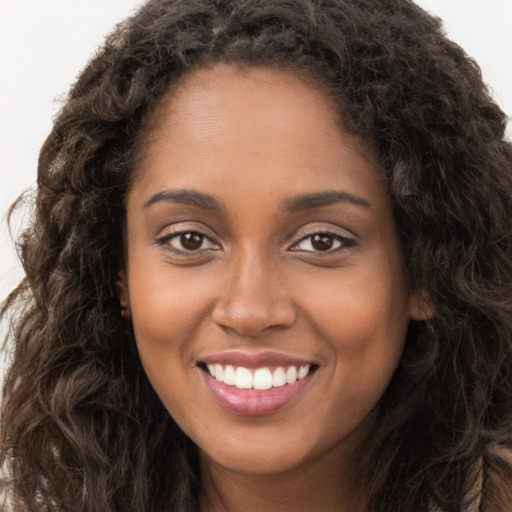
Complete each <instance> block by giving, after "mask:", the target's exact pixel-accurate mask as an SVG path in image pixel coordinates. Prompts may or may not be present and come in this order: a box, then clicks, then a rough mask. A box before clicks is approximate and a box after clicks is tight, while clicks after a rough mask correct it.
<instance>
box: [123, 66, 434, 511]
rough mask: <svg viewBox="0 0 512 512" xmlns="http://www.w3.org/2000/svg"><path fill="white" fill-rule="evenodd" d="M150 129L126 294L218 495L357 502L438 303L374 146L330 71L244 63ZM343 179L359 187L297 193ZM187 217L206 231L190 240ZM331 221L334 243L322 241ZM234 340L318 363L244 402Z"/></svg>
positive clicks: (233, 507)
mask: <svg viewBox="0 0 512 512" xmlns="http://www.w3.org/2000/svg"><path fill="white" fill-rule="evenodd" d="M148 142H149V145H148V148H147V151H146V152H145V153H144V158H143V159H142V161H141V162H140V163H139V166H138V168H137V169H136V171H135V174H134V177H133V180H132V185H131V188H130V190H129V193H128V195H127V201H126V206H127V233H128V235H127V236H128V239H127V267H126V269H125V271H124V272H123V273H122V274H121V277H122V279H121V282H120V301H121V304H122V306H123V307H125V308H126V309H127V311H129V315H130V318H131V321H132V322H133V327H134V332H135V337H136V340H137V345H138V349H139V353H140V357H141V360H142V363H143V365H144V368H145V370H146V372H147V375H148V377H149V379H150V381H151V383H152V385H153V386H154V388H155V390H156V392H157V393H158V395H159V397H160V398H161V400H162V402H163V403H164V405H165V407H166V408H167V410H168V411H169V413H170V414H171V415H172V417H173V418H174V419H175V420H176V422H177V423H178V424H179V425H180V427H181V428H182V429H183V430H184V432H185V433H186V434H187V435H188V436H190V438H191V439H192V440H193V441H194V442H195V443H196V445H197V446H198V448H199V452H200V460H201V465H202V478H203V482H202V484H203V485H202V487H203V490H204V496H203V509H204V510H209V511H213V510H224V511H237V510H247V509H248V508H247V507H248V503H250V504H251V506H250V509H251V510H252V511H257V510H273V511H288V510H289V511H292V510H293V511H302V510H315V511H317V512H318V511H332V510H337V511H345V510H347V511H349V510H350V511H352V512H354V511H357V510H358V505H357V504H356V497H357V493H358V492H359V491H360V489H358V486H357V482H356V481H355V479H354V477H353V475H352V472H351V468H352V467H353V457H354V456H357V450H358V448H359V447H360V445H361V443H362V442H363V440H364V436H365V435H366V433H367V432H368V427H369V426H370V425H371V422H372V420H373V414H372V410H373V408H374V406H375V404H376V403H377V401H378V400H379V398H380V396H381V395H382V393H383V392H384V391H385V389H386V386H387V385H388V383H389V381H390V379H391V377H392V375H393V372H394V370H395V368H396V366H397V364H398V362H399V359H400V356H401V353H402V349H403V343H404V337H405V333H406V329H407V325H408V322H409V320H410V319H418V320H421V319H424V318H426V317H427V316H428V311H426V308H425V307H423V306H422V304H421V302H420V300H419V299H418V294H416V293H413V292H411V291H410V289H409V286H408V283H407V279H406V276H405V273H404V268H403V261H402V258H401V254H400V247H399V242H398V237H397V233H396V230H395V225H394V220H393V216H392V209H391V201H390V197H389V194H388V192H387V189H386V186H385V183H384V181H383V180H382V179H381V171H380V169H379V165H378V162H377V159H376V158H375V157H374V152H373V151H372V148H371V147H370V146H369V145H368V144H364V143H363V142H362V141H360V140H358V139H356V138H354V137H352V136H351V135H349V134H347V133H346V132H345V131H344V130H343V129H342V127H341V123H340V121H339V119H338V117H337V115H336V107H335V105H334V104H333V101H332V100H331V98H330V97H329V96H328V95H327V94H326V93H325V92H324V91H323V90H321V89H320V88H318V87H315V86H314V85H311V84H308V83H305V82H304V81H302V80H301V79H300V78H298V77H297V76H295V75H294V74H292V73H289V72H285V71H278V70H270V69H260V68H258V69H254V68H249V69H243V70H242V69H237V68H234V67H230V66H227V65H216V66H213V67H209V68H206V69H202V70H199V71H196V72H194V73H192V74H189V75H188V76H186V77H185V78H184V79H182V80H181V82H180V83H179V84H178V85H177V86H175V87H174V88H173V90H172V92H170V93H169V94H168V96H167V97H166V98H165V100H164V101H163V102H162V104H161V105H160V107H159V109H158V111H157V113H156V114H155V117H154V119H153V126H152V129H151V132H150V134H149V135H148ZM168 191H188V192H190V191H194V192H199V193H203V194H208V195H209V196H213V199H212V201H213V200H214V201H215V202H214V203H213V204H202V205H198V204H184V203H190V202H191V201H190V197H188V196H185V195H183V194H182V195H181V196H176V195H174V196H172V197H171V196H170V195H169V194H168ZM326 191H336V192H337V193H338V192H342V195H340V194H338V195H337V196H336V199H331V200H329V201H316V202H311V201H309V202H308V201H304V200H303V201H302V202H301V203H300V204H299V203H298V201H297V200H296V198H297V197H299V196H300V197H302V196H304V195H305V194H311V193H323V192H326ZM163 192H165V193H164V194H162V193H163ZM165 194H167V196H165ZM184 197H188V199H187V200H185V199H184ZM347 197H350V198H352V200H350V201H349V200H347ZM294 200H295V208H294V209H293V208H290V205H291V204H293V201H294ZM205 206H207V207H205ZM213 206H215V208H213ZM183 232H197V233H200V234H204V235H205V237H204V238H200V239H199V245H198V246H197V248H194V249H193V250H188V251H187V250H185V249H184V246H183V240H184V239H183V237H180V235H179V234H178V235H177V234H176V233H183ZM315 233H316V234H318V233H323V234H326V235H325V236H326V237H327V238H326V239H325V240H327V242H328V243H332V248H331V249H328V250H318V244H317V245H314V244H313V243H312V240H313V239H312V238H311V237H312V235H314V234H315ZM336 237H341V238H339V239H338V238H336ZM325 240H324V241H325ZM230 350H238V351H242V352H243V353H247V354H250V355H253V354H259V353H261V352H264V351H272V352H277V353H279V354H285V355H289V356H293V357H297V358H301V359H304V360H307V361H311V362H312V363H314V364H315V368H317V369H316V371H315V372H314V373H313V374H312V375H310V376H309V377H308V381H307V383H306V385H305V387H304V388H303V390H302V392H301V393H300V395H299V396H298V397H297V398H296V399H295V400H294V401H292V402H291V403H290V404H288V405H287V406H286V407H284V408H282V409H280V410H278V411H276V412H273V413H272V414H264V415H259V416H245V415H240V414H234V413H232V412H230V411H227V410H225V409H224V408H222V407H221V406H220V405H219V404H218V402H217V401H216V400H215V399H214V398H213V397H212V393H211V392H210V390H209V388H208V386H207V385H206V380H207V379H208V378H209V377H207V375H206V373H205V372H204V370H203V369H201V368H200V367H199V366H198V362H200V361H202V360H203V359H204V358H206V357H208V356H211V355H212V354H218V353H222V352H225V351H230Z"/></svg>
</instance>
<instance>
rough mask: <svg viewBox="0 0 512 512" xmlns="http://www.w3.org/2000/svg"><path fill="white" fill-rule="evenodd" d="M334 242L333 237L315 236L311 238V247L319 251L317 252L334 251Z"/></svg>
mask: <svg viewBox="0 0 512 512" xmlns="http://www.w3.org/2000/svg"><path fill="white" fill-rule="evenodd" d="M333 243H334V240H333V237H332V236H331V235H323V234H318V235H313V236H312V237H311V245H312V246H313V247H314V248H315V249H316V250H317V251H328V250H329V249H332V246H333Z"/></svg>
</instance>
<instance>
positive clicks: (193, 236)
mask: <svg viewBox="0 0 512 512" xmlns="http://www.w3.org/2000/svg"><path fill="white" fill-rule="evenodd" d="M203 240H204V235H201V234H199V233H183V234H182V235H181V236H180V242H181V245H182V247H183V248H184V249H187V250H189V251H195V250H197V249H200V248H201V245H202V244H203Z"/></svg>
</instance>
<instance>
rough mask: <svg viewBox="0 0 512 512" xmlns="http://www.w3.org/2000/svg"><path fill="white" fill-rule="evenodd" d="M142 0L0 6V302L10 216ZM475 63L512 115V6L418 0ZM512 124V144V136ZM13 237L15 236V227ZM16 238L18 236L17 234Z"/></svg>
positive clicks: (8, 265)
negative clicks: (57, 128)
mask: <svg viewBox="0 0 512 512" xmlns="http://www.w3.org/2000/svg"><path fill="white" fill-rule="evenodd" d="M141 3H142V2H141V0H0V301H1V300H2V299H4V298H5V296H6V295H7V293H8V291H9V290H10V289H11V288H12V287H13V286H14V285H15V284H16V283H17V282H18V281H19V280H20V278H21V276H22V273H21V270H20V268H19V265H18V264H17V261H16V257H15V251H14V248H13V243H12V241H11V239H10V236H9V234H8V230H7V225H6V222H5V214H6V211H7V209H8V207H9V205H10V204H11V203H12V201H13V200H14V199H15V198H16V197H17V196H18V195H19V194H20V193H21V192H23V191H24V190H25V189H27V188H29V187H33V186H34V184H35V177H36V165H37V155H38V152H39V148H40V146H41V144H42V143H43V142H44V139H45V137H46V135H47V134H48V133H49V132H50V129H51V123H52V117H53V116H54V115H55V114H56V112H57V111H58V109H59V107H60V105H62V102H63V99H64V97H65V94H66V92H67V90H68V88H69V86H70V85H71V84H72V83H73V81H74V79H75V77H76V76H77V74H78V73H79V71H80V70H81V69H82V67H83V66H84V65H85V63H86V62H87V59H88V58H89V57H90V56H91V55H92V53H93V52H94V50H95V48H96V47H97V46H98V45H99V44H100V43H101V41H102V40H103V36H104V35H105V34H107V33H108V32H109V31H110V30H111V28H113V26H114V25H115V24H116V23H118V22H119V21H121V20H122V19H123V18H124V17H125V16H126V15H128V14H130V13H131V12H133V11H134V9H135V8H136V7H137V6H138V5H140V4H141ZM417 3H419V4H420V5H421V6H422V7H423V8H425V9H426V10H428V11H430V12H432V13H434V14H436V15H438V16H440V17H441V18H442V19H443V20H444V21H445V26H446V29H447V31H448V36H449V37H450V38H451V39H453V40H454V41H456V42H457V43H458V44H460V45H461V46H462V47H463V48H464V49H465V50H466V51H467V53H468V54H469V55H471V56H472V57H474V58H475V59H476V60H477V62H478V63H479V64H480V66H481V68H482V73H483V77H484V80H485V81H486V82H487V83H488V84H489V85H490V87H491V89H492V90H493V91H494V95H495V98H496V100H497V102H498V103H499V105H500V106H501V107H502V109H503V110H504V111H505V112H506V113H507V114H508V115H509V116H510V115H511V114H512V0H486V1H483V0H419V1H418V2H417ZM511 129H512V123H511V124H509V131H508V133H509V137H510V134H511V133H512V130H511ZM19 222H20V219H18V222H15V224H14V232H15V233H16V229H17V228H16V225H17V224H19ZM15 233H14V234H15Z"/></svg>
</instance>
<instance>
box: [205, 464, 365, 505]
mask: <svg viewBox="0 0 512 512" xmlns="http://www.w3.org/2000/svg"><path fill="white" fill-rule="evenodd" d="M201 465H202V489H203V496H202V500H201V511H202V512H242V511H243V512H246V511H247V510H251V512H263V511H268V510H272V511H273V512H292V511H293V512H310V511H311V510H314V511H315V512H334V511H336V512H362V510H363V508H362V506H361V504H360V503H358V499H357V498H358V496H359V495H360V494H359V490H360V489H359V486H358V485H357V482H356V479H355V477H354V474H353V473H354V471H353V468H354V465H353V464H345V465H343V464H340V461H339V458H336V457H334V455H333V456H332V457H329V456H327V457H325V456H324V457H323V458H322V460H321V461H315V460H312V461H308V462H307V463H304V464H303V465H301V466H300V467H295V468H293V469H290V470H287V471H283V472H280V473H276V474H265V475H260V474H251V473H241V472H237V471H232V470H230V469H227V468H225V467H222V466H220V465H218V464H216V463H215V462H214V461H212V460H211V459H208V457H207V456H206V455H205V454H202V455H201ZM348 466H350V468H349V467H348Z"/></svg>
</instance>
